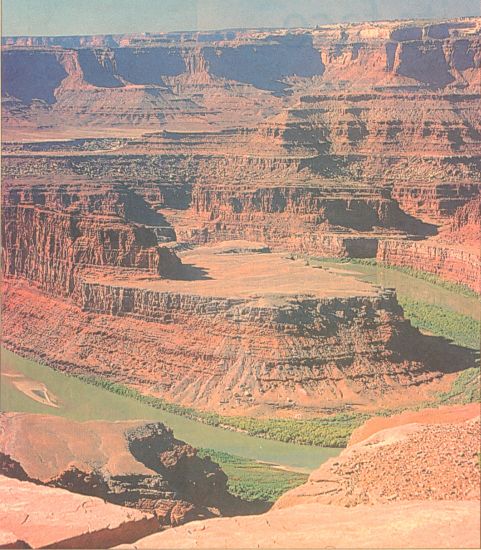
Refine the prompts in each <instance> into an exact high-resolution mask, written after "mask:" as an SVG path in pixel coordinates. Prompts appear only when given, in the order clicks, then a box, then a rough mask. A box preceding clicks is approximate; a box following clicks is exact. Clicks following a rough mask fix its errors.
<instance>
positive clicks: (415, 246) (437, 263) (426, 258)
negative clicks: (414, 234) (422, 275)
mask: <svg viewBox="0 0 481 550" xmlns="http://www.w3.org/2000/svg"><path fill="white" fill-rule="evenodd" d="M377 259H378V260H379V261H380V262H383V263H385V264H387V265H394V266H401V267H409V268H412V269H417V270H420V271H427V272H429V273H434V274H435V275H438V276H439V277H441V278H443V279H446V280H448V281H451V282H453V283H460V284H464V285H466V286H468V287H469V288H472V289H473V290H474V291H476V292H481V279H480V257H479V252H478V251H477V250H476V249H474V250H472V249H471V250H463V249H462V248H459V246H457V245H455V246H453V245H452V244H446V243H443V242H441V241H428V242H412V241H389V240H385V241H381V242H380V243H379V246H378V251H377Z"/></svg>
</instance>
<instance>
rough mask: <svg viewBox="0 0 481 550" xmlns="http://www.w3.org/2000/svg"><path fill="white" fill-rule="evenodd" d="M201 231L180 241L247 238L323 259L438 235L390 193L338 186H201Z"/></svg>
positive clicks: (197, 211)
mask: <svg viewBox="0 0 481 550" xmlns="http://www.w3.org/2000/svg"><path fill="white" fill-rule="evenodd" d="M192 211H193V213H194V215H193V216H192V219H193V220H195V222H196V226H194V227H191V228H190V229H189V226H188V225H187V224H186V225H185V226H184V228H183V229H179V236H180V237H184V238H185V239H187V240H193V241H194V242H201V243H202V242H208V241H211V240H213V241H222V240H229V239H247V240H258V241H265V242H267V243H268V244H269V245H271V246H277V247H278V248H283V249H290V250H297V251H302V252H310V253H313V254H319V255H323V256H338V257H339V256H340V257H342V256H354V257H356V256H357V257H375V255H376V251H377V237H378V236H379V235H380V234H383V233H392V234H399V235H404V234H405V233H406V232H408V233H411V234H415V235H423V234H424V235H429V234H431V235H432V234H435V233H436V228H435V226H434V225H431V224H428V223H423V222H421V221H420V220H418V219H416V218H414V217H412V216H410V215H409V214H406V213H405V212H403V211H402V210H401V209H400V208H399V205H398V203H397V202H396V201H395V200H393V199H392V198H391V196H390V192H389V190H388V189H382V188H377V189H373V188H368V187H367V186H365V185H362V184H358V185H351V186H350V185H349V184H344V185H342V184H338V185H337V186H334V185H329V184H327V185H322V184H319V185H318V186H316V187H306V186H302V185H301V184H299V185H297V186H292V187H267V188H260V189H259V188H258V189H256V190H245V191H239V190H233V189H212V188H210V189H209V188H206V187H196V188H194V189H193V192H192Z"/></svg>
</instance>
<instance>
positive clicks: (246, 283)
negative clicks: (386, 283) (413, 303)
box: [4, 241, 473, 414]
mask: <svg viewBox="0 0 481 550" xmlns="http://www.w3.org/2000/svg"><path fill="white" fill-rule="evenodd" d="M237 243H238V244H237V245H235V246H236V247H237V248H234V249H233V250H232V247H230V248H231V251H229V245H223V246H217V247H207V248H198V249H195V250H193V251H191V252H185V253H182V254H181V259H182V262H183V263H182V264H180V263H179V268H178V273H179V278H178V279H163V278H159V277H158V276H157V275H156V274H152V273H150V272H148V271H146V270H144V271H137V272H132V271H131V270H124V269H113V270H109V269H108V268H107V267H105V268H103V269H102V271H100V270H98V269H92V268H85V269H84V270H82V269H80V267H79V268H78V269H77V281H78V285H77V288H76V290H75V292H73V293H72V295H71V297H70V300H69V301H68V302H66V301H62V300H59V299H58V298H57V297H55V298H54V297H52V296H49V295H46V294H40V293H39V292H38V291H35V290H32V289H31V288H28V287H27V285H26V284H25V282H21V281H22V279H21V278H18V279H10V278H8V279H6V280H5V283H4V312H5V324H4V342H5V344H6V345H7V346H8V347H9V348H11V349H13V350H16V351H18V352H20V353H21V354H26V355H29V356H32V357H34V358H39V359H40V360H45V359H46V358H48V363H49V364H50V365H53V366H55V367H56V368H58V369H61V370H64V371H66V372H70V373H78V374H85V373H87V374H90V375H93V376H101V377H103V378H107V379H111V380H114V381H117V382H121V383H124V384H127V385H131V386H135V387H138V388H139V389H140V390H141V391H142V392H144V393H150V394H154V395H158V396H161V397H164V398H167V399H168V400H171V401H176V402H179V403H182V404H184V405H189V406H190V405H195V406H200V407H201V408H204V409H213V410H221V411H225V412H226V414H232V413H233V412H234V414H235V413H237V414H239V412H244V411H250V412H256V411H257V412H261V413H263V414H266V413H267V412H270V413H271V414H272V413H280V412H281V411H289V410H292V409H293V408H294V409H296V410H297V411H304V413H309V412H316V411H317V412H319V411H322V410H323V409H324V408H329V407H333V406H338V407H339V406H344V405H349V406H355V407H358V406H368V407H372V406H381V405H384V406H386V405H389V404H391V403H393V402H396V403H403V402H404V403H412V402H417V401H419V400H422V399H425V398H426V397H428V395H429V392H430V391H438V390H443V389H445V388H447V387H448V386H449V380H450V378H449V376H446V375H447V374H448V373H451V372H455V371H458V370H461V369H462V368H465V367H468V366H471V364H472V361H473V357H472V356H471V354H469V353H468V352H466V351H465V350H462V349H460V348H456V347H454V346H449V345H447V343H445V342H443V341H442V340H440V339H437V338H434V337H431V336H424V335H421V334H420V333H419V331H418V330H417V329H414V328H413V327H412V326H411V325H410V323H409V322H408V321H406V320H405V319H404V317H403V314H402V309H401V308H400V306H399V304H398V302H397V299H396V296H395V294H394V293H393V292H392V291H389V290H381V289H379V288H376V287H374V286H373V285H370V284H367V283H362V282H360V281H357V280H356V279H355V278H354V276H346V275H341V274H337V273H336V272H335V270H334V269H316V268H314V267H311V266H306V265H305V263H304V262H303V261H301V260H293V259H289V257H286V256H285V255H284V254H282V253H268V252H261V251H254V252H252V251H249V246H250V247H251V248H253V247H255V245H249V243H239V242H238V241H237ZM243 247H245V248H243ZM260 250H262V247H261V248H260ZM184 269H185V270H186V273H187V274H186V275H185V277H184V278H183V277H182V273H183V270H184ZM189 273H191V274H192V276H190V275H189ZM32 282H34V283H35V282H36V281H35V280H33V281H32ZM42 284H43V283H42V282H40V283H39V286H40V285H42ZM47 290H48V289H47ZM26 318H28V319H29V323H28V324H24V323H23V322H22V320H23V319H26ZM45 334H49V338H48V339H45V337H44V335H45ZM205 334H209V335H210V337H209V338H208V339H206V338H205Z"/></svg>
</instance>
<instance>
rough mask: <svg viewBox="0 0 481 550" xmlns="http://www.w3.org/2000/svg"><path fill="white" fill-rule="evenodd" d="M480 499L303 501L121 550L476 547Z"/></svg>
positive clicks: (172, 532) (181, 530) (183, 529)
mask: <svg viewBox="0 0 481 550" xmlns="http://www.w3.org/2000/svg"><path fill="white" fill-rule="evenodd" d="M479 537H480V528H479V503H476V502H434V501H433V502H425V501H423V502H419V501H413V502H396V503H391V504H384V505H375V506H362V505H361V506H357V507H355V508H343V507H341V506H326V505H322V504H303V505H298V506H295V507H293V508H287V509H284V510H274V511H271V512H268V513H267V514H263V515H260V516H247V517H241V518H222V519H212V520H207V521H200V522H195V523H191V524H189V525H186V526H184V527H179V528H176V529H170V530H168V531H165V532H163V533H158V534H155V535H151V536H149V537H146V538H145V539H141V540H139V541H137V542H135V543H134V544H132V545H125V546H120V548H139V549H140V548H478V546H479Z"/></svg>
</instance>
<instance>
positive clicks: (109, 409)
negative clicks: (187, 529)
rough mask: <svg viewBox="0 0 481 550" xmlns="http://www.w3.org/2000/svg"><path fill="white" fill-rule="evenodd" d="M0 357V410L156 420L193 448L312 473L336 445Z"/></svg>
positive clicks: (6, 353)
mask: <svg viewBox="0 0 481 550" xmlns="http://www.w3.org/2000/svg"><path fill="white" fill-rule="evenodd" d="M1 359H2V377H1V386H0V391H1V392H0V403H1V409H2V410H3V411H20V412H31V413H43V414H55V415H61V416H65V417H67V418H72V419H74V420H99V419H102V420H132V419H142V420H155V421H161V422H164V423H165V424H166V425H167V426H169V427H170V428H172V430H173V431H174V434H175V436H176V437H177V438H179V439H182V440H183V441H186V442H188V443H190V444H191V445H193V446H194V447H207V448H211V449H215V450H216V451H222V452H225V453H230V454H232V455H237V456H240V457H244V458H249V459H254V460H259V461H263V462H272V463H274V464H278V465H281V466H285V467H287V468H290V469H293V470H297V471H299V472H309V471H312V470H314V469H315V468H317V467H318V466H319V464H321V463H322V462H324V461H325V460H327V459H328V458H330V457H331V456H336V455H337V454H339V450H338V449H331V448H322V447H309V446H305V445H296V444H292V443H282V442H279V441H272V440H267V439H261V438H258V437H252V436H249V435H246V434H243V433H238V432H233V431H228V430H223V429H222V428H215V427H213V426H208V425H205V424H202V423H200V422H196V421H194V420H190V419H188V418H184V417H182V416H179V415H175V414H172V413H169V412H167V411H163V410H159V409H155V408H152V407H150V406H148V405H146V404H144V403H141V402H139V401H137V400H135V399H132V398H130V397H124V396H121V395H117V394H115V393H112V392H109V391H107V390H104V389H102V388H98V387H95V386H92V385H91V384H87V383H86V382H83V381H81V380H78V379H77V378H74V377H72V376H67V375H65V374H62V373H60V372H57V371H55V370H53V369H50V368H48V367H45V366H43V365H40V364H39V363H36V362H35V361H31V360H28V359H24V358H23V357H20V356H19V355H16V354H14V353H12V352H10V351H8V350H6V349H2V350H1ZM6 373H7V374H9V373H11V374H14V373H16V374H20V375H23V376H24V380H25V379H27V380H30V381H37V382H40V383H42V384H44V385H45V387H46V388H47V389H48V391H49V392H50V393H51V394H52V395H53V396H54V397H55V398H57V399H58V402H59V403H58V404H59V406H58V407H53V406H49V405H48V404H43V403H41V402H38V401H35V400H34V399H32V398H31V397H29V396H28V395H26V394H25V393H24V392H23V391H21V390H20V389H18V388H17V386H16V385H15V382H16V380H17V379H16V378H15V377H12V376H6V375H5V374H6ZM17 385H18V383H17Z"/></svg>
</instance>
